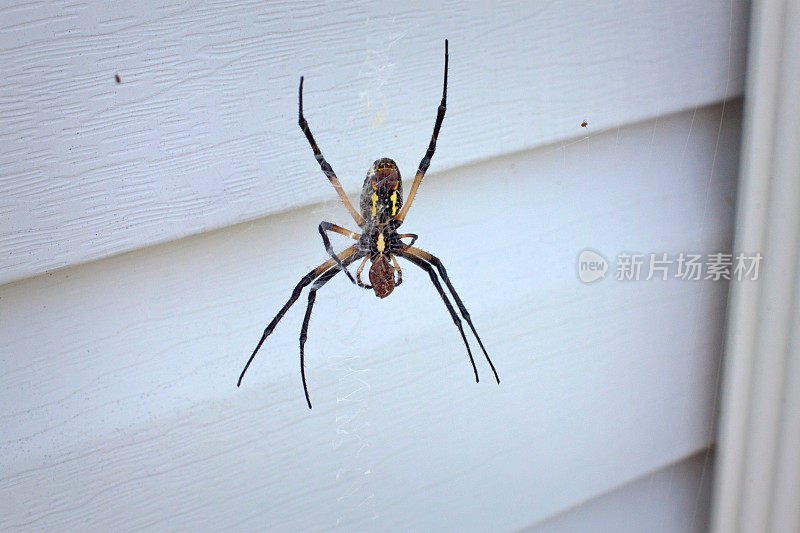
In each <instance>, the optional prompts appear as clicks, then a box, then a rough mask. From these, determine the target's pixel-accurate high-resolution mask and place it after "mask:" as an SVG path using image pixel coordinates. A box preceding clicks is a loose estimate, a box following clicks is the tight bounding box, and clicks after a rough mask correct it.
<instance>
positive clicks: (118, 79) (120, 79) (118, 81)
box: [114, 74, 122, 83]
mask: <svg viewBox="0 0 800 533" xmlns="http://www.w3.org/2000/svg"><path fill="white" fill-rule="evenodd" d="M114 79H115V80H117V83H122V78H120V77H119V74H114Z"/></svg>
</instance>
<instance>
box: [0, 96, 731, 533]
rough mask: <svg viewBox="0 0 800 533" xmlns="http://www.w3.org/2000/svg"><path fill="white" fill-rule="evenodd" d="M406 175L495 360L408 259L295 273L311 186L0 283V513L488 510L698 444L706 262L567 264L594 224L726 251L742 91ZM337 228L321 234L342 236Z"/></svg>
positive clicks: (709, 336) (60, 519) (244, 516)
mask: <svg viewBox="0 0 800 533" xmlns="http://www.w3.org/2000/svg"><path fill="white" fill-rule="evenodd" d="M724 109H725V114H724V115H723V114H722V109H721V108H720V107H719V106H716V107H712V108H706V109H700V110H697V111H696V112H688V113H683V114H679V115H672V116H665V117H660V118H659V119H657V120H655V121H649V122H645V123H641V124H637V125H632V126H628V127H625V128H621V129H619V130H617V131H611V132H607V133H601V134H597V135H592V136H587V137H585V138H583V139H580V140H577V141H574V142H570V143H563V144H557V145H550V146H546V147H542V148H540V149H536V150H532V151H526V152H521V153H518V154H515V155H512V156H508V157H503V158H495V159H493V160H492V161H490V162H486V163H480V164H474V165H470V166H467V167H462V168H458V169H456V170H453V171H448V172H444V173H442V174H440V175H439V176H437V177H436V178H435V179H432V180H430V181H427V182H426V183H425V184H424V186H423V188H422V189H421V191H420V195H419V196H418V198H417V201H416V202H415V205H414V208H413V209H412V210H411V211H410V213H409V216H408V218H407V220H406V224H405V225H404V229H407V230H408V231H414V232H417V233H419V234H420V239H419V241H418V245H419V246H420V247H422V248H423V249H426V250H429V251H431V252H434V253H436V254H437V255H438V256H439V257H441V258H442V260H443V261H444V262H445V264H446V265H447V267H448V271H449V273H450V275H451V278H452V280H453V283H454V284H455V286H456V287H457V288H458V289H459V291H460V293H461V296H462V297H463V299H464V301H465V302H466V304H467V306H468V307H469V309H470V311H471V314H472V317H473V319H474V320H475V323H476V325H477V327H478V330H479V332H480V333H481V336H482V338H483V340H484V341H485V343H486V345H487V347H488V349H489V350H490V353H491V355H492V357H493V360H494V362H495V364H496V366H497V368H498V372H499V373H500V378H501V380H502V383H501V384H500V385H497V384H495V383H493V381H492V380H491V379H489V377H490V372H489V369H488V366H487V365H486V364H485V362H483V361H480V360H479V361H478V364H479V367H478V369H479V371H480V373H481V375H482V376H483V377H484V378H485V379H483V380H482V381H481V383H480V384H476V383H474V381H473V378H472V369H471V367H470V365H469V361H468V359H467V357H466V354H465V353H464V349H463V346H462V345H461V344H460V339H459V337H458V333H457V331H456V329H455V327H454V326H453V324H452V322H450V318H449V316H448V315H447V312H446V311H445V309H444V307H443V305H442V304H441V301H439V299H438V296H437V294H436V293H435V291H434V289H433V287H431V285H430V281H429V280H428V278H427V276H426V275H425V274H424V273H423V272H421V271H419V270H416V269H414V268H413V266H412V265H409V264H407V263H406V264H405V269H404V278H405V282H404V283H403V285H402V286H401V287H399V288H398V289H397V290H396V291H395V292H394V293H393V294H392V295H391V297H390V298H387V299H386V300H378V299H377V298H375V297H374V296H373V295H371V294H370V293H368V292H366V291H361V290H358V289H355V288H354V287H352V285H351V284H349V283H348V282H347V281H346V280H345V279H344V278H343V277H340V278H337V279H335V280H333V281H332V282H331V283H329V284H328V285H326V287H325V289H324V291H321V292H320V294H319V297H318V298H317V303H316V306H315V309H314V315H313V317H312V319H311V328H310V333H309V340H308V343H307V345H306V348H307V373H308V381H309V386H310V392H311V395H312V400H313V401H314V405H315V408H314V410H313V411H309V410H308V409H307V408H306V406H305V401H304V399H303V394H302V387H301V384H300V377H299V368H298V342H297V338H298V333H299V327H300V322H301V319H302V316H303V304H302V302H303V301H304V298H301V300H300V303H298V305H297V307H295V308H293V309H292V310H291V311H290V312H289V313H288V314H287V315H286V317H285V318H284V322H282V323H281V324H280V325H279V327H278V328H277V330H276V331H275V333H274V334H273V336H271V337H270V338H269V340H268V342H267V343H266V345H265V347H264V350H263V351H262V353H261V354H260V355H259V356H258V357H257V358H256V360H255V362H254V364H253V366H252V367H251V369H250V371H249V373H248V375H247V376H246V377H245V381H244V382H243V385H242V388H241V389H236V387H235V383H236V379H237V377H238V375H239V372H240V370H241V368H242V365H243V363H244V362H245V360H246V358H247V356H248V355H249V351H250V350H251V349H252V347H253V345H254V343H255V342H256V341H257V339H258V337H259V335H260V333H261V331H262V329H263V327H264V325H265V324H266V322H267V321H268V320H269V319H270V318H271V317H272V316H273V314H274V313H275V312H276V311H277V309H278V308H279V307H280V305H282V303H283V302H284V301H285V299H286V298H287V297H288V295H289V293H290V291H291V288H292V287H293V286H294V284H295V283H296V281H297V280H298V279H299V278H300V276H301V275H303V274H304V273H305V272H307V271H308V270H309V269H311V268H313V267H314V266H315V265H317V264H319V263H321V262H322V261H323V260H325V253H324V250H323V247H322V245H321V242H320V240H319V238H318V234H317V233H316V226H317V224H318V222H319V220H321V219H326V220H332V221H336V222H342V223H345V219H346V212H345V211H344V210H343V209H342V208H341V207H340V206H338V205H336V204H334V203H331V204H318V205H316V206H311V207H304V208H299V209H295V210H292V211H290V212H286V213H282V214H278V215H274V216H270V217H266V218H263V219H260V220H258V221H255V222H251V223H245V224H239V225H236V226H232V227H229V228H226V229H224V230H220V231H216V232H209V233H205V234H203V235H200V236H195V237H190V238H186V239H182V240H180V241H176V242H173V243H168V244H163V245H159V246H153V247H149V248H147V249H144V250H140V251H135V252H131V253H127V254H123V255H119V256H116V257H112V258H107V259H104V260H101V261H95V262H92V263H89V264H86V265H81V266H78V267H72V268H69V269H64V270H62V271H59V272H55V273H52V274H49V275H44V276H38V277H36V278H31V279H28V280H24V281H20V282H15V283H10V284H6V285H4V286H2V287H0V338H3V339H4V349H3V351H2V352H0V381H2V383H3V387H2V388H0V427H2V432H0V434H2V441H0V455H2V457H3V461H2V472H0V502H2V506H3V512H2V513H0V529H2V530H8V529H22V528H24V529H36V530H42V529H44V530H47V529H50V530H52V529H83V528H86V527H89V528H92V529H125V530H137V529H150V530H153V529H161V530H163V529H189V528H193V527H201V528H203V529H222V528H228V529H231V528H233V529H244V530H264V529H269V530H308V529H313V530H322V529H333V528H337V527H338V528H341V529H350V530H352V529H360V530H363V529H380V530H400V529H403V530H407V529H408V528H409V527H411V528H412V529H414V528H416V529H421V528H422V526H423V525H424V526H425V528H426V529H432V530H441V529H444V528H446V529H451V530H487V529H492V530H510V529H516V528H521V527H524V526H527V525H529V524H532V523H536V522H538V521H541V520H543V519H545V518H547V517H549V516H553V515H555V514H557V513H558V512H560V511H563V510H565V509H567V508H570V507H572V506H574V505H576V504H577V503H579V502H582V501H585V500H587V499H589V498H592V497H595V496H597V495H599V494H601V493H603V492H606V491H607V490H609V489H611V488H613V487H618V486H620V485H622V484H624V483H625V482H627V481H630V480H632V479H635V478H637V477H639V476H641V475H643V474H645V473H648V472H652V471H654V470H656V469H658V468H661V467H663V466H665V465H667V464H671V463H673V462H674V461H676V460H678V459H680V458H682V457H686V456H687V455H689V454H691V453H695V452H697V451H699V450H702V449H705V448H706V447H707V446H708V444H709V442H710V440H711V438H712V435H713V404H714V390H715V387H716V380H717V377H718V358H719V354H720V345H721V339H722V325H723V317H724V310H725V295H726V290H727V286H726V285H725V284H724V283H713V282H710V281H707V282H689V281H680V280H671V281H667V282H661V281H657V280H651V281H639V282H629V283H623V282H618V281H615V280H613V279H606V280H603V281H600V282H597V283H594V284H591V285H583V284H581V283H580V282H579V281H578V280H577V275H576V264H575V263H576V258H577V254H578V252H579V251H580V250H582V249H584V248H586V247H591V248H595V249H597V250H599V251H601V252H604V253H605V254H607V257H608V258H609V259H610V260H611V261H612V262H613V258H614V256H615V255H616V254H617V253H621V252H625V251H629V252H633V251H638V252H642V253H648V252H662V251H663V252H668V253H677V252H680V251H702V252H713V251H717V250H727V249H729V247H730V240H731V221H732V211H733V203H734V199H733V195H734V182H735V179H734V178H735V174H736V161H737V154H738V144H737V141H738V132H739V115H740V102H734V103H728V104H727V105H726V106H725V108H724ZM344 241H346V239H344V237H341V240H337V241H336V246H337V247H340V246H344V245H346V244H345V242H344Z"/></svg>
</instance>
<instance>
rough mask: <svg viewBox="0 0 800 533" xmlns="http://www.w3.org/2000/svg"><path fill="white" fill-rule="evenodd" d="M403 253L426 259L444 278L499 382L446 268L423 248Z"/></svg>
mask: <svg viewBox="0 0 800 533" xmlns="http://www.w3.org/2000/svg"><path fill="white" fill-rule="evenodd" d="M405 253H407V254H410V255H413V256H416V257H418V258H420V259H422V260H424V261H427V262H428V263H430V264H432V265H433V266H435V267H436V270H438V271H439V275H440V276H441V277H442V279H443V280H444V283H445V285H447V288H448V289H450V294H452V295H453V299H454V300H455V301H456V305H457V306H458V309H459V310H460V311H461V316H462V317H464V320H466V321H467V324H469V329H471V330H472V334H473V335H475V338H476V339H478V344H479V345H480V347H481V350H482V351H483V355H484V357H486V361H487V362H488V363H489V366H490V367H491V368H492V372H493V373H494V379H496V380H497V383H500V378H499V377H498V376H497V370H495V368H494V364H493V363H492V360H491V359H490V358H489V354H488V353H487V352H486V348H484V346H483V341H481V338H480V337H479V336H478V332H477V331H476V330H475V325H474V324H473V323H472V318H471V317H470V316H469V311H467V307H466V306H465V305H464V302H462V301H461V298H459V297H458V293H457V292H456V289H455V287H453V284H452V283H450V277H449V276H448V275H447V270H445V268H444V265H443V264H442V262H441V261H440V260H439V258H438V257H436V256H435V255H433V254H430V253H428V252H426V251H424V250H420V249H419V248H415V247H413V246H409V247H408V248H406V249H405Z"/></svg>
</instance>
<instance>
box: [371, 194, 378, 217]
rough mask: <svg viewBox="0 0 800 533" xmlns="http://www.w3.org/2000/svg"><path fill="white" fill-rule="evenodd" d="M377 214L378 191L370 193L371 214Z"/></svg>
mask: <svg viewBox="0 0 800 533" xmlns="http://www.w3.org/2000/svg"><path fill="white" fill-rule="evenodd" d="M376 214H378V193H376V192H374V193H372V216H375V215H376Z"/></svg>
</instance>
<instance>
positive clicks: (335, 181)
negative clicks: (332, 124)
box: [297, 76, 364, 227]
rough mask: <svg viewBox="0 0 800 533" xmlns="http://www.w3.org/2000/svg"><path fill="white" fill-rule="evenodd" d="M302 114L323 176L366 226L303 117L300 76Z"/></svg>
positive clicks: (306, 131) (301, 78)
mask: <svg viewBox="0 0 800 533" xmlns="http://www.w3.org/2000/svg"><path fill="white" fill-rule="evenodd" d="M299 92H300V105H299V108H300V113H299V118H298V120H297V123H298V124H299V125H300V129H301V130H303V133H304V134H305V136H306V139H308V144H310V145H311V149H312V150H313V151H314V157H315V158H316V159H317V163H319V167H320V168H321V169H322V172H323V174H325V176H327V178H328V180H329V181H330V182H331V185H333V188H334V189H336V192H337V193H338V194H339V198H341V200H342V203H343V204H344V206H345V207H346V208H347V210H348V211H350V215H351V216H352V217H353V219H354V220H355V221H356V224H358V226H359V227H361V225H362V224H364V218H363V217H362V216H361V214H359V212H358V211H356V210H355V208H354V207H353V204H351V203H350V200H349V199H348V198H347V195H346V194H345V192H344V189H343V188H342V184H341V182H340V181H339V178H337V177H336V174H335V173H334V172H333V168H331V166H330V164H328V162H327V161H325V157H324V156H323V155H322V152H321V151H320V149H319V147H318V146H317V142H316V141H315V140H314V136H313V135H312V134H311V129H310V128H309V127H308V122H306V119H305V117H304V116H303V76H300V91H299Z"/></svg>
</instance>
